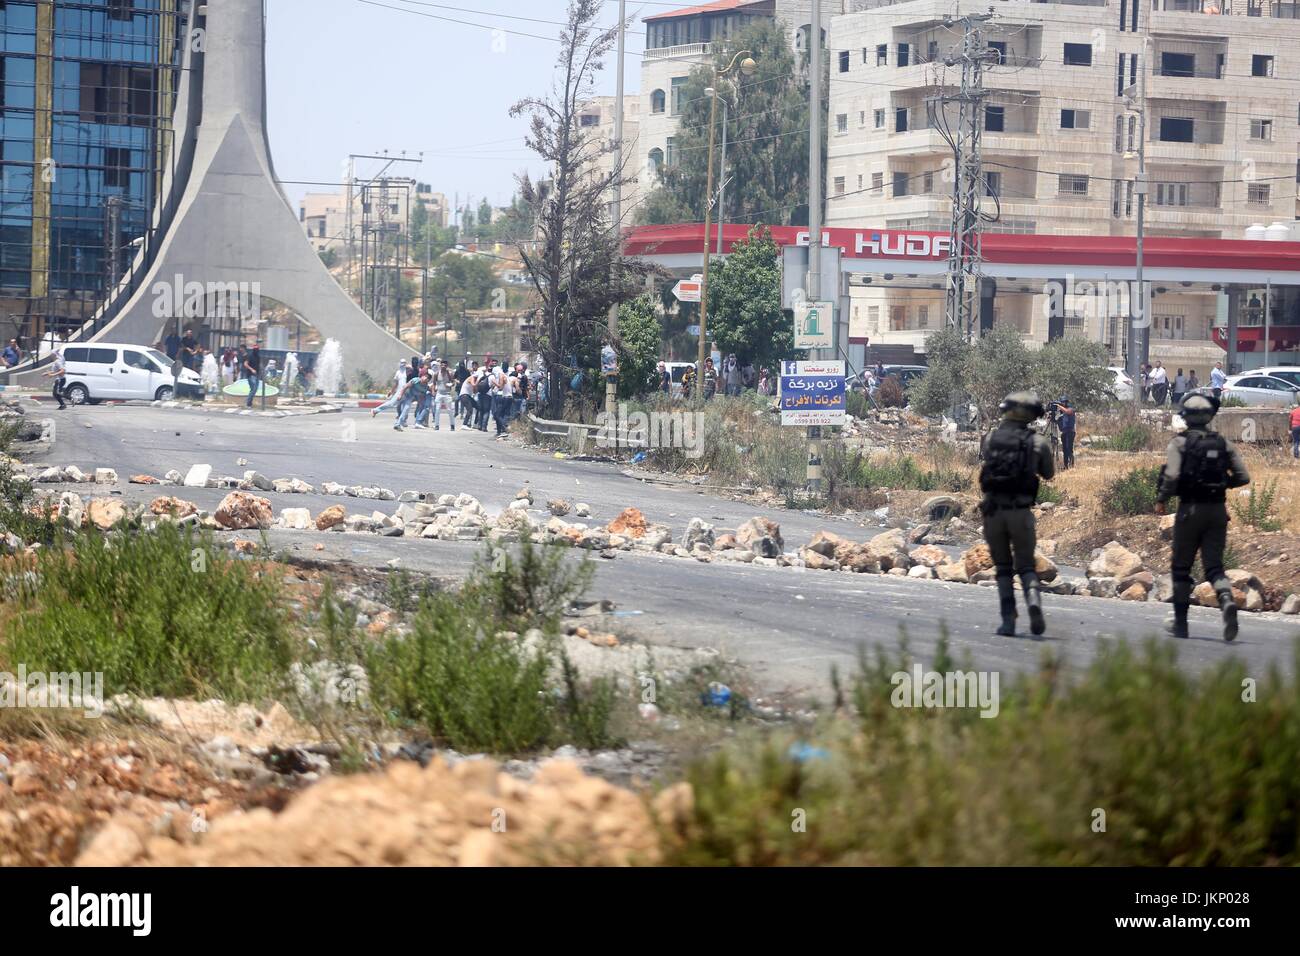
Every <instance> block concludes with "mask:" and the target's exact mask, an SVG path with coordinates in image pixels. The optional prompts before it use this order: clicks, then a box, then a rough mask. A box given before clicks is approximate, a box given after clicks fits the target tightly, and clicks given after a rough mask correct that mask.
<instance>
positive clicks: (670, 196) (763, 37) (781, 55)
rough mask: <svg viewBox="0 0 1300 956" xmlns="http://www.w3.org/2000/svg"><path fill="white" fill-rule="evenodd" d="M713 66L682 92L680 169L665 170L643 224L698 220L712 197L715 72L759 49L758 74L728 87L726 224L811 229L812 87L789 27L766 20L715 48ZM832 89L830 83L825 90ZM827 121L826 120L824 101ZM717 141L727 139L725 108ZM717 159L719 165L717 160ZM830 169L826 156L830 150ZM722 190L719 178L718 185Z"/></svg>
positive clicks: (678, 138)
mask: <svg viewBox="0 0 1300 956" xmlns="http://www.w3.org/2000/svg"><path fill="white" fill-rule="evenodd" d="M714 49H715V53H714V58H713V61H712V62H711V63H707V64H704V65H701V66H699V67H696V69H695V70H694V71H693V72H692V73H691V75H690V77H689V78H688V79H687V81H686V83H685V85H684V86H683V88H682V91H681V94H680V101H679V102H680V104H681V120H680V126H679V129H678V131H677V133H676V137H675V148H674V156H675V159H674V165H673V166H671V167H667V166H664V167H662V168H661V175H660V178H661V185H660V186H659V188H657V189H656V190H655V191H654V192H652V193H651V194H650V195H649V196H648V197H647V199H646V201H645V202H644V203H643V206H642V209H641V210H640V214H639V216H638V219H639V221H641V222H643V223H651V224H654V223H672V222H699V221H701V220H702V219H703V218H704V207H705V193H706V192H707V191H708V153H709V117H710V110H711V102H710V98H709V97H707V96H706V95H705V93H704V91H705V89H707V88H709V87H711V86H713V85H714V83H715V71H716V70H721V69H724V68H726V66H727V65H728V64H729V63H730V62H731V59H732V57H733V56H735V55H736V53H738V52H739V51H741V50H750V51H752V56H753V57H754V61H755V63H757V65H758V70H757V72H756V73H755V74H754V75H753V76H744V75H743V74H740V75H739V76H738V77H737V78H736V79H735V81H734V82H733V80H732V76H730V75H729V76H727V77H725V78H724V79H723V81H722V95H723V96H724V97H726V98H727V101H728V108H727V114H728V115H727V142H728V147H727V173H728V175H730V176H731V177H732V178H731V181H730V182H729V183H728V185H727V208H726V218H727V221H729V222H766V223H773V224H779V225H807V223H808V85H807V75H806V72H805V71H802V70H800V69H798V68H796V64H795V58H794V53H793V51H792V50H791V48H790V39H789V37H788V35H787V34H786V31H785V28H784V27H783V26H782V25H781V24H780V23H779V22H778V21H777V20H771V19H764V20H761V21H759V22H757V23H754V24H751V25H750V26H748V27H746V28H745V29H744V30H742V31H741V32H740V33H739V34H737V35H736V36H733V37H731V38H729V39H727V40H724V41H722V42H721V43H718V42H716V41H715V43H714ZM828 85H829V84H823V87H822V88H823V90H825V89H826V88H827V86H828ZM822 115H823V116H825V115H826V105H825V100H823V105H822ZM717 124H718V125H717V133H716V134H715V135H716V139H717V142H718V143H719V144H720V143H721V140H722V106H721V104H719V106H718V118H717ZM715 161H716V160H715ZM822 161H823V165H824V163H825V154H824V151H823V157H822ZM715 188H716V180H715Z"/></svg>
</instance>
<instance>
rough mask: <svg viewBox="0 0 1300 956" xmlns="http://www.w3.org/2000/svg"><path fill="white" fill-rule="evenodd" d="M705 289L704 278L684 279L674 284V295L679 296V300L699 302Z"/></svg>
mask: <svg viewBox="0 0 1300 956" xmlns="http://www.w3.org/2000/svg"><path fill="white" fill-rule="evenodd" d="M703 289H704V282H703V280H702V279H699V278H696V279H683V280H682V281H681V282H679V283H677V285H675V286H673V295H675V296H677V301H678V302H699V301H700V293H701V292H702V291H703Z"/></svg>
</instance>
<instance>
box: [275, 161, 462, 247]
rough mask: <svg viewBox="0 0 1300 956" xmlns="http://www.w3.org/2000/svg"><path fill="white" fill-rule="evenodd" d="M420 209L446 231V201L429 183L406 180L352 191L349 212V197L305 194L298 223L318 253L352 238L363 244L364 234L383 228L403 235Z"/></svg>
mask: <svg viewBox="0 0 1300 956" xmlns="http://www.w3.org/2000/svg"><path fill="white" fill-rule="evenodd" d="M417 206H423V207H424V209H425V212H426V213H427V215H428V216H429V219H430V220H431V221H432V222H434V223H436V224H437V225H438V226H439V227H440V228H446V226H447V220H448V215H449V208H450V207H449V206H448V203H447V197H446V196H445V195H443V194H442V193H437V192H434V191H433V189H432V187H430V186H429V184H428V183H421V182H417V181H416V180H414V179H408V178H404V177H403V178H389V179H383V180H377V181H375V182H374V183H372V184H369V185H368V186H366V187H365V188H363V187H361V186H355V187H354V188H353V190H352V210H351V215H349V213H348V197H347V193H346V192H341V193H307V194H306V195H304V196H303V197H302V200H301V201H300V202H299V203H298V221H299V222H301V223H302V227H303V231H304V232H306V233H307V238H308V239H309V240H310V241H311V245H312V248H313V249H315V250H316V251H317V252H323V251H325V250H326V249H335V248H338V247H339V246H341V245H342V244H343V243H344V241H345V240H347V238H348V237H349V235H350V236H351V239H352V242H353V243H360V242H361V241H362V236H363V233H366V232H368V231H371V230H372V229H378V228H379V227H380V226H381V225H383V224H392V226H391V228H395V229H396V231H398V232H401V233H404V232H406V229H407V215H408V213H411V212H414V211H415V209H416V207H417Z"/></svg>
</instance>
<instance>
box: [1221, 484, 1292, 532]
mask: <svg viewBox="0 0 1300 956" xmlns="http://www.w3.org/2000/svg"><path fill="white" fill-rule="evenodd" d="M1276 501H1277V479H1276V478H1274V479H1272V480H1270V481H1266V482H1264V483H1263V484H1256V485H1255V487H1254V488H1252V489H1250V494H1248V495H1240V494H1234V495H1233V496H1232V511H1233V513H1234V514H1235V515H1236V516H1237V520H1238V521H1240V522H1241V523H1242V524H1244V525H1246V526H1248V527H1251V528H1254V529H1255V530H1256V531H1280V530H1281V529H1282V522H1281V521H1279V520H1278V519H1277V515H1276V514H1275V513H1274V505H1275V503H1276Z"/></svg>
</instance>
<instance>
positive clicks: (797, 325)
mask: <svg viewBox="0 0 1300 956" xmlns="http://www.w3.org/2000/svg"><path fill="white" fill-rule="evenodd" d="M794 347H795V348H797V349H829V348H834V347H835V303H834V302H800V303H797V304H796V305H795V307H794Z"/></svg>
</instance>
